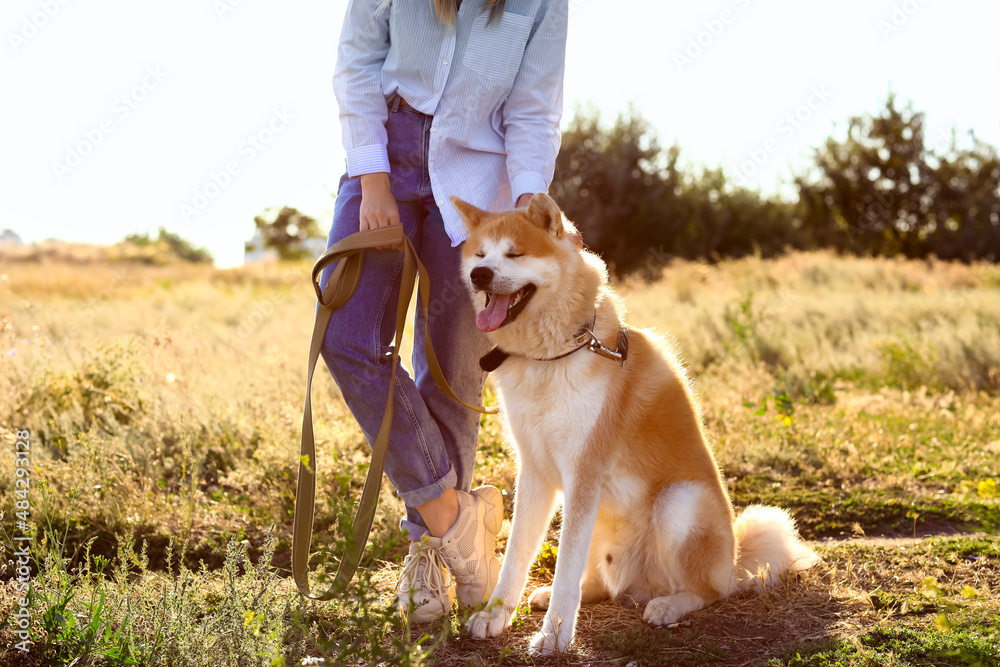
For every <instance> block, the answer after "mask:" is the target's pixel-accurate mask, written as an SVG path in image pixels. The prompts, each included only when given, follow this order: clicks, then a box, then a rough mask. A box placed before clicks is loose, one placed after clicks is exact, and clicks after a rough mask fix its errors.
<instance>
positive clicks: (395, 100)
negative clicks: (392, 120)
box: [389, 93, 403, 113]
mask: <svg viewBox="0 0 1000 667" xmlns="http://www.w3.org/2000/svg"><path fill="white" fill-rule="evenodd" d="M402 99H403V98H402V97H400V95H399V93H393V94H392V98H391V99H390V100H389V111H391V112H393V113H396V112H398V111H399V102H400V100H402Z"/></svg>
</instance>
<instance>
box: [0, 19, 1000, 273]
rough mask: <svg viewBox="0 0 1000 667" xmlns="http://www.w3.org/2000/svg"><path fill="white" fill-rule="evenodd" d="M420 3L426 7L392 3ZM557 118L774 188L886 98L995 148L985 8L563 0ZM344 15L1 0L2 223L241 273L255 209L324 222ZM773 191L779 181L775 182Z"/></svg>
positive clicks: (997, 68) (942, 132)
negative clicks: (600, 127) (147, 239)
mask: <svg viewBox="0 0 1000 667" xmlns="http://www.w3.org/2000/svg"><path fill="white" fill-rule="evenodd" d="M395 1H397V2H399V1H410V2H420V1H429V0H395ZM570 8H571V13H570V21H569V35H568V41H567V51H566V79H565V102H566V113H565V115H564V123H565V121H566V120H567V119H568V118H569V117H570V116H571V115H572V114H573V112H574V109H576V108H579V107H580V105H588V104H589V105H593V106H595V107H596V108H598V109H600V110H601V112H602V113H603V115H604V118H605V119H606V120H607V121H609V122H610V121H611V120H612V119H613V118H614V116H615V115H617V114H618V113H619V112H621V111H626V110H628V109H629V108H632V109H635V110H636V111H637V112H638V113H639V114H641V115H642V116H643V117H644V118H646V119H647V120H648V121H649V122H650V123H651V124H652V126H653V128H654V131H655V132H656V134H657V136H658V138H659V141H660V143H661V144H662V145H664V146H667V145H670V144H673V143H675V142H676V143H677V144H678V145H679V146H680V147H681V150H682V158H683V159H684V160H685V161H686V163H687V164H689V165H707V166H711V167H715V166H722V167H723V168H725V169H726V171H727V172H728V173H729V174H731V175H732V176H733V177H734V178H735V179H736V180H737V181H738V182H740V183H743V184H745V185H748V186H750V187H755V188H759V189H761V190H762V191H763V192H766V193H774V192H779V191H781V190H782V185H781V184H782V183H783V182H785V183H787V181H788V178H789V175H790V174H791V173H792V171H794V170H801V167H802V166H803V165H805V164H807V163H808V160H809V156H810V154H811V151H812V150H813V148H814V147H816V146H819V145H821V144H822V143H823V141H824V140H825V139H826V138H827V137H830V136H838V135H837V133H838V132H841V135H839V136H842V132H843V128H844V126H845V121H846V119H847V118H848V117H850V116H851V115H857V114H863V113H872V112H876V111H878V110H879V109H880V108H882V106H883V105H884V102H885V99H886V96H887V94H888V93H889V91H890V90H891V91H894V92H895V93H896V94H897V96H898V97H899V99H901V100H903V101H912V102H913V104H914V106H915V108H916V109H917V110H920V111H924V112H926V114H927V123H928V126H929V130H930V131H929V137H930V138H929V143H931V145H934V144H935V143H936V142H939V141H943V139H942V137H943V136H946V135H947V133H949V132H950V130H951V128H952V127H954V128H956V129H957V130H958V132H959V134H960V135H962V134H964V133H966V132H968V131H969V130H974V131H975V132H976V134H977V135H978V136H979V137H980V138H981V139H983V140H985V141H987V142H989V143H991V144H993V145H994V146H1000V86H998V85H997V81H1000V76H998V75H1000V50H998V49H997V48H996V45H997V44H998V43H1000V34H998V30H1000V3H998V2H996V0H976V1H974V0H953V1H952V2H948V3H946V2H944V1H943V0H891V1H886V0H840V1H838V2H816V1H814V0H813V1H804V0H797V1H796V0H710V1H707V2H697V3H696V2H681V1H678V0H615V2H613V3H612V2H610V1H609V0H603V1H602V0H570ZM345 10H346V0H329V1H328V2H286V3H278V2H265V1H264V0H173V1H172V2H169V3H167V2H137V1H136V0H131V1H129V0H90V1H89V2H76V1H74V0H5V1H4V6H3V9H2V10H0V31H2V32H3V37H4V38H3V42H2V44H0V90H2V91H3V94H4V102H3V104H0V119H2V121H3V122H2V124H0V135H2V137H3V139H2V143H0V230H2V229H3V228H10V229H13V230H14V231H15V232H16V233H17V234H19V235H20V236H21V238H22V239H24V240H25V241H26V242H35V241H40V240H43V239H46V238H58V239H63V240H69V241H85V242H91V243H114V242H117V241H119V240H121V239H122V238H123V237H124V236H125V235H127V234H130V233H143V232H151V233H155V232H156V230H157V228H159V227H164V228H166V229H167V230H169V231H172V232H175V233H178V234H180V235H181V236H183V237H185V238H187V239H189V240H191V241H192V242H194V243H195V244H196V245H200V246H205V247H207V248H208V249H209V250H210V251H211V252H212V254H213V255H214V256H215V258H216V264H217V265H218V266H223V267H224V266H234V265H238V264H240V263H242V261H243V244H244V242H245V241H246V240H248V239H249V238H250V237H251V236H252V234H253V231H254V222H253V219H254V216H256V215H259V214H261V213H262V212H263V211H264V210H265V209H267V208H269V207H280V206H283V205H289V206H294V207H296V208H298V209H300V210H302V211H303V212H305V213H307V214H310V215H313V216H315V217H317V218H318V219H319V220H320V226H321V227H323V228H324V229H326V228H328V227H329V222H330V212H331V211H332V209H333V192H334V191H335V188H336V184H337V181H338V180H339V178H340V175H341V174H342V173H343V171H344V151H343V149H342V147H341V141H340V124H339V120H338V116H337V105H336V100H335V99H334V95H333V89H332V85H331V80H332V74H333V69H334V64H335V61H336V50H337V41H338V37H339V34H340V26H341V23H342V21H343V17H344V13H345ZM786 189H787V187H786Z"/></svg>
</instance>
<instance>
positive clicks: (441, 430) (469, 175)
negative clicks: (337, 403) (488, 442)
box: [322, 0, 568, 622]
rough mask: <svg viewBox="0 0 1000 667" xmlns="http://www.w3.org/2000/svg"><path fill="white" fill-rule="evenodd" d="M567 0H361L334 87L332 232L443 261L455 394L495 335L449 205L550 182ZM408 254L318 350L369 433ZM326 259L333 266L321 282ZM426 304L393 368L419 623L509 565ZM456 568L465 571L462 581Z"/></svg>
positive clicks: (348, 27) (368, 285) (441, 334)
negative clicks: (336, 151)
mask: <svg viewBox="0 0 1000 667" xmlns="http://www.w3.org/2000/svg"><path fill="white" fill-rule="evenodd" d="M567 14H568V6H567V0H465V1H464V2H462V0H381V1H380V0H350V2H349V4H348V8H347V17H346V19H345V21H344V27H343V31H342V33H341V37H340V48H339V52H338V57H337V68H336V74H335V76H334V90H335V92H336V95H337V102H338V104H339V106H340V118H341V123H342V125H343V138H344V147H345V149H346V151H347V173H346V174H344V176H343V177H342V178H341V180H340V188H339V190H338V193H337V203H336V207H335V211H334V217H333V225H332V227H331V229H330V236H329V245H333V244H334V243H336V242H338V241H340V240H341V239H343V238H345V237H347V236H349V235H350V234H352V233H354V232H356V231H358V230H359V229H360V230H365V229H372V228H376V227H385V226H387V225H397V224H401V225H403V229H404V231H405V233H406V235H407V236H408V237H409V239H410V240H411V241H412V242H413V245H414V247H415V248H416V250H417V253H418V254H419V256H420V258H421V260H422V261H423V263H424V264H425V265H426V267H427V270H428V272H429V275H430V282H431V290H432V291H431V295H430V309H429V311H430V317H429V327H430V331H431V338H432V340H433V341H434V349H435V352H436V354H437V357H438V360H439V362H440V365H441V368H442V370H443V371H444V373H445V376H446V378H447V380H448V382H449V384H451V386H452V387H453V388H454V390H455V391H456V393H457V394H458V395H459V396H461V397H462V398H463V399H464V400H466V401H468V402H470V403H471V402H476V403H478V404H481V401H482V389H483V383H484V382H485V380H486V374H485V373H483V372H482V371H481V370H480V368H479V364H478V360H479V357H480V356H482V355H483V354H484V353H485V352H486V351H487V342H486V340H485V337H484V336H483V334H482V333H481V332H480V331H479V330H478V329H477V328H476V324H475V315H474V313H473V310H472V305H471V303H470V301H469V298H468V295H467V290H466V287H465V282H466V281H465V277H464V276H461V275H460V273H459V263H460V251H459V249H458V247H457V246H458V245H459V244H461V243H462V241H463V240H464V239H465V228H464V226H463V224H462V221H461V219H460V218H459V215H458V212H457V211H456V210H455V209H454V207H453V206H452V205H451V203H450V202H449V197H450V196H452V195H457V196H458V197H460V198H462V199H464V200H465V201H468V202H469V203H471V204H474V205H475V206H478V207H479V208H482V209H486V210H508V209H510V208H511V207H512V206H525V205H527V202H528V201H529V200H530V199H531V196H532V194H533V193H535V192H544V191H546V190H548V185H549V183H550V182H551V179H552V172H553V169H554V166H555V158H556V153H557V152H558V149H559V140H560V136H559V119H560V116H561V113H562V80H563V69H564V60H565V44H566V20H567ZM401 267H402V255H401V254H400V253H398V252H388V251H384V252H372V253H368V257H366V258H365V263H364V270H363V273H364V275H362V277H361V281H360V284H359V286H358V289H357V291H356V292H355V294H354V297H353V298H352V299H351V300H350V301H349V302H348V303H347V305H345V306H343V307H342V308H340V309H339V310H337V311H336V312H335V313H334V315H333V317H332V319H331V321H330V326H329V328H328V330H327V333H326V338H325V343H324V349H323V358H324V360H325V361H326V364H327V367H328V368H329V369H330V372H331V373H332V374H333V377H334V379H335V380H336V382H337V384H338V386H339V387H340V390H341V393H342V394H343V396H344V399H345V401H346V402H347V405H348V407H349V408H350V409H351V412H352V413H353V414H354V416H355V418H356V419H357V420H358V422H359V424H360V425H361V428H362V430H363V431H364V434H365V437H366V438H367V439H368V442H369V443H371V442H373V441H374V437H375V434H377V432H378V428H379V424H380V422H381V419H382V414H383V410H384V400H385V395H386V393H387V392H388V390H389V381H390V377H389V373H390V363H391V354H392V348H391V345H390V342H391V341H392V337H393V332H394V328H395V310H394V309H395V307H396V302H397V299H398V290H399V279H400V278H399V274H400V269H401ZM329 273H330V271H329V270H328V271H326V272H325V273H324V276H323V278H322V283H323V285H325V284H326V281H327V280H328V279H329ZM423 331H424V322H423V317H422V313H420V312H419V309H418V312H417V316H416V322H415V325H414V332H415V341H414V346H413V349H414V352H413V358H412V366H413V373H414V376H413V377H412V378H411V377H410V376H409V375H408V374H407V372H406V371H405V369H402V368H401V369H400V371H399V373H397V375H396V378H395V388H396V395H395V396H396V398H395V402H396V406H397V407H396V410H395V413H394V415H393V423H392V438H391V441H390V443H389V450H388V455H387V458H386V467H385V470H386V474H387V475H388V477H389V480H390V481H391V482H392V483H393V485H394V486H395V487H396V490H397V491H398V492H399V495H400V497H401V498H402V499H403V502H404V503H405V504H406V508H407V515H406V518H405V519H404V520H403V522H402V527H403V529H404V530H405V531H406V532H407V533H408V535H409V537H410V538H411V540H413V543H412V544H411V546H410V551H409V555H408V556H407V557H406V560H405V561H404V568H403V572H402V574H401V576H400V580H399V583H398V585H397V592H398V597H397V600H398V602H399V604H400V606H401V608H403V609H404V610H405V608H406V606H407V605H408V604H409V602H410V601H411V600H412V601H413V603H414V604H415V605H416V606H415V611H413V615H412V617H411V619H412V620H413V621H414V622H428V621H433V620H436V619H437V618H440V617H441V616H442V615H444V614H447V613H449V612H450V609H451V601H452V599H453V597H454V596H456V595H457V597H458V599H459V601H460V602H461V603H462V604H464V605H466V606H475V605H477V604H479V603H481V602H483V601H485V600H487V599H489V596H490V594H491V593H492V592H493V587H494V586H495V585H496V580H497V575H498V572H499V562H498V560H497V558H496V555H495V546H494V545H495V538H496V534H497V533H498V531H499V528H500V523H501V520H502V518H503V501H502V497H501V495H500V493H499V491H497V489H495V488H493V487H491V486H485V487H480V488H478V489H475V490H473V491H471V492H470V488H471V483H472V476H473V467H474V465H475V459H476V444H477V441H478V433H479V414H478V413H476V412H473V411H471V410H469V409H468V408H465V407H464V406H462V405H461V404H459V403H458V402H456V401H454V400H452V399H450V398H448V397H447V396H445V395H444V394H443V393H442V392H441V391H440V390H439V389H438V388H437V386H436V385H435V383H434V381H433V379H432V378H431V376H430V373H429V371H428V368H427V362H426V359H425V357H424V354H423V349H424V342H423ZM450 582H454V584H455V587H454V588H455V590H454V592H453V591H452V586H451V585H450Z"/></svg>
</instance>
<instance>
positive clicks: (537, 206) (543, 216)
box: [528, 192, 564, 239]
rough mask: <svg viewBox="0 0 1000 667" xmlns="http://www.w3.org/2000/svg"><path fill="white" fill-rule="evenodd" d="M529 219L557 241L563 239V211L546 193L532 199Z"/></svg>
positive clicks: (529, 205)
mask: <svg viewBox="0 0 1000 667" xmlns="http://www.w3.org/2000/svg"><path fill="white" fill-rule="evenodd" d="M528 218H529V219H530V220H531V221H532V222H533V223H535V224H536V225H538V226H539V227H541V228H542V229H544V230H545V231H546V232H548V233H549V234H552V235H553V236H555V237H556V238H557V239H561V238H562V237H563V232H564V230H563V220H562V211H560V210H559V205H558V204H556V203H555V202H554V201H553V200H552V197H550V196H548V195H547V194H545V193H544V192H539V193H537V194H535V195H533V196H532V197H531V203H530V204H528Z"/></svg>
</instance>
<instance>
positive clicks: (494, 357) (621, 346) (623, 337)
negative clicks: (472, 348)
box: [479, 310, 628, 373]
mask: <svg viewBox="0 0 1000 667" xmlns="http://www.w3.org/2000/svg"><path fill="white" fill-rule="evenodd" d="M596 323H597V310H594V316H593V317H592V318H590V321H589V322H586V323H584V325H583V326H581V327H580V329H578V330H577V332H576V335H574V336H573V338H572V339H571V340H570V343H571V344H574V345H576V347H574V348H573V349H572V350H570V351H569V352H564V353H562V354H560V355H557V356H555V357H548V358H546V359H537V358H535V357H526V358H527V359H531V360H532V361H556V360H557V359H565V358H566V357H568V356H569V355H571V354H573V353H575V352H579V351H580V350H582V349H583V348H588V349H589V350H590V351H591V352H593V353H594V354H598V355H600V356H602V357H604V358H606V359H613V360H614V361H617V362H619V364H620V365H622V366H624V365H625V360H626V359H628V326H627V325H626V324H625V323H623V322H619V323H618V342H617V345H616V346H615V349H614V350H611V349H608V348H607V347H605V346H604V344H603V343H602V342H601V341H600V339H599V338H598V337H597V334H595V333H594V325H595V324H596ZM510 356H512V353H510V352H506V351H504V350H501V349H500V348H499V347H495V348H493V349H492V350H490V351H489V352H487V353H486V354H484V355H483V356H482V357H480V358H479V367H480V368H482V369H483V370H484V371H486V372H487V373H492V372H493V371H495V370H496V369H498V368H500V365H501V364H502V363H503V362H504V361H506V360H507V357H510ZM516 356H521V355H516Z"/></svg>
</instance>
